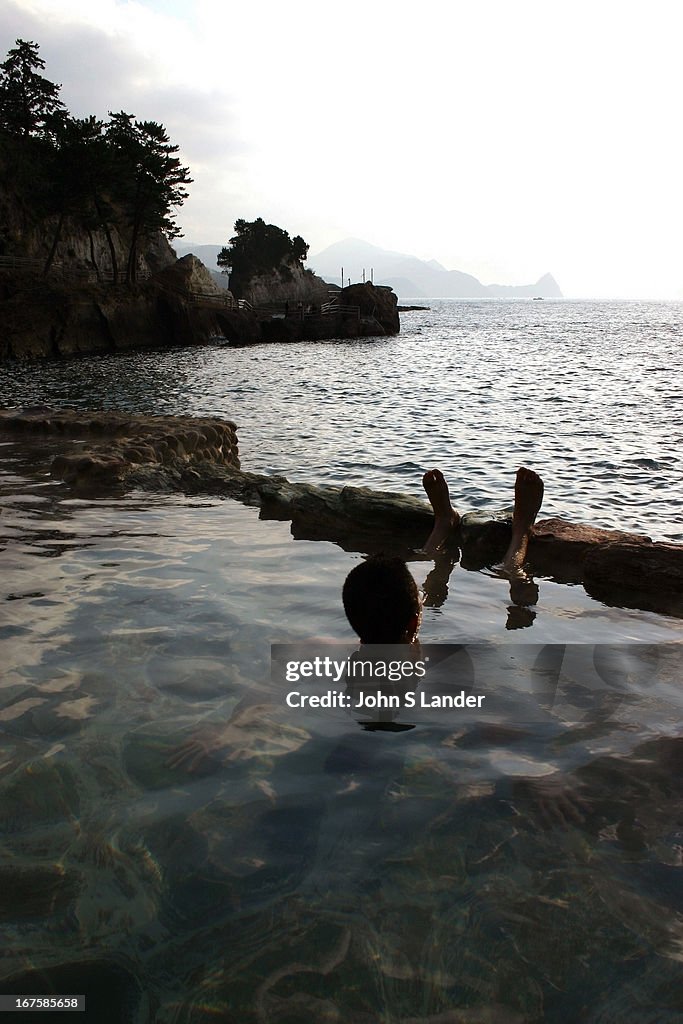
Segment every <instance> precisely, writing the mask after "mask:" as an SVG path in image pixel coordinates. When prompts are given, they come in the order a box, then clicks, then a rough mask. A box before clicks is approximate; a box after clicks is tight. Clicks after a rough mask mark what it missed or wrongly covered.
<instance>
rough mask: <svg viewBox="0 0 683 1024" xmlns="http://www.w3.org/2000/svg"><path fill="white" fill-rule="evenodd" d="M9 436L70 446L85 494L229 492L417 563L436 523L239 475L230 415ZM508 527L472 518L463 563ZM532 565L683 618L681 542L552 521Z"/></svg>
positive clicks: (502, 539)
mask: <svg viewBox="0 0 683 1024" xmlns="http://www.w3.org/2000/svg"><path fill="white" fill-rule="evenodd" d="M3 431H4V432H5V433H8V434H13V435H17V434H33V435H37V436H45V435H47V436H53V437H58V438H60V439H63V441H64V449H65V450H64V451H63V452H60V454H58V455H57V456H56V457H55V458H54V459H53V460H52V465H51V472H52V475H53V476H54V477H56V478H57V479H60V480H63V481H64V482H65V483H68V484H70V485H71V486H73V487H75V488H76V489H77V490H78V491H85V492H90V493H92V492H93V491H94V492H95V493H98V494H103V493H111V491H112V490H114V491H117V492H120V491H121V490H125V489H130V488H132V487H142V488H145V489H150V490H160V489H161V490H176V491H178V490H180V491H185V492H189V493H209V494H215V495H221V496H223V497H229V498H232V499H234V500H237V501H241V502H243V503H245V504H248V505H255V506H257V507H259V508H260V515H261V518H263V519H280V520H291V523H292V526H291V530H292V535H293V536H294V537H295V538H297V539H311V540H331V541H334V542H336V543H337V544H339V545H340V546H341V547H343V548H345V549H346V550H352V551H362V552H367V553H369V552H375V551H380V550H381V551H385V552H391V553H393V554H398V555H400V556H401V557H404V558H408V557H409V558H416V557H420V551H419V548H420V547H421V545H422V544H424V542H425V540H426V539H427V536H428V535H429V532H430V530H431V527H432V522H433V517H432V511H431V508H430V506H429V504H428V503H427V502H426V501H422V500H420V499H418V498H413V497H410V496H407V495H405V494H398V493H394V492H389V491H373V490H371V489H370V488H367V487H333V486H329V485H312V484H300V483H292V482H290V481H288V480H287V479H286V478H285V477H281V476H263V475H261V474H258V473H249V472H244V471H242V470H241V468H240V461H239V451H238V442H237V434H236V428H235V424H234V423H232V422H230V421H228V420H222V419H218V418H214V417H204V418H196V417H189V416H188V417H184V416H140V415H132V414H127V413H121V412H96V411H87V412H85V411H76V410H54V409H50V408H47V407H42V406H41V407H33V408H25V409H6V410H0V432H3ZM77 442H78V443H77ZM84 442H85V443H84ZM88 442H90V443H88ZM74 448H76V449H77V450H73V449H74ZM510 529H511V510H510V509H504V510H502V511H500V512H499V513H492V514H491V513H488V514H482V513H480V512H471V513H465V514H464V515H463V516H462V518H461V524H460V528H459V533H458V536H457V537H456V538H455V541H456V542H457V544H458V545H459V547H460V549H461V565H462V566H463V568H465V569H480V568H483V567H484V566H486V565H494V564H496V563H497V562H499V561H500V560H501V558H502V556H503V554H504V552H505V549H506V547H507V544H508V542H509V539H510ZM452 554H453V555H454V556H455V554H456V552H455V551H454V552H453V553H452ZM527 560H528V563H529V566H530V568H531V571H532V572H533V573H534V574H536V575H540V576H546V577H549V578H551V579H554V580H556V581H557V582H561V583H569V584H577V583H581V584H583V586H584V587H585V589H586V591H587V592H588V593H589V594H590V595H591V596H593V597H595V598H597V599H598V600H600V601H602V602H604V603H605V604H613V605H619V606H622V607H627V608H640V609H644V610H647V611H656V612H661V613H664V614H669V615H675V616H680V617H683V545H677V544H673V543H667V542H653V541H652V540H651V539H650V538H649V537H647V536H645V535H644V534H633V533H626V532H623V531H620V530H606V529H601V528H598V527H594V526H590V525H588V524H584V523H572V522H569V521H567V520H563V519H558V518H554V519H545V520H540V521H539V522H538V523H537V524H536V526H535V527H534V530H533V533H532V537H531V539H530V543H529V550H528V559H527Z"/></svg>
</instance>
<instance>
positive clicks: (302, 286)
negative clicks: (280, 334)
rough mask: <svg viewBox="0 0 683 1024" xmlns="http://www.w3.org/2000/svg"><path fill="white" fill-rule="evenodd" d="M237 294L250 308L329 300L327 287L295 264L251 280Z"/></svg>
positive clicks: (318, 278)
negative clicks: (271, 304) (272, 304)
mask: <svg viewBox="0 0 683 1024" xmlns="http://www.w3.org/2000/svg"><path fill="white" fill-rule="evenodd" d="M231 284H232V282H231ZM238 291H239V297H240V298H245V299H248V300H249V302H250V303H251V304H252V306H264V305H267V304H268V303H273V302H278V303H281V302H290V303H292V302H293V303H297V302H303V303H306V304H308V303H313V304H315V305H321V304H322V303H323V302H327V300H328V299H329V285H328V284H327V283H326V282H325V281H323V279H322V278H321V277H316V275H315V274H314V273H313V272H312V271H310V270H304V269H303V267H302V266H301V264H299V263H291V264H287V266H285V267H283V268H282V270H274V271H273V272H272V273H270V274H261V275H259V276H258V277H252V278H251V279H250V280H249V281H247V282H245V283H244V284H243V285H242V287H241V288H240V289H238Z"/></svg>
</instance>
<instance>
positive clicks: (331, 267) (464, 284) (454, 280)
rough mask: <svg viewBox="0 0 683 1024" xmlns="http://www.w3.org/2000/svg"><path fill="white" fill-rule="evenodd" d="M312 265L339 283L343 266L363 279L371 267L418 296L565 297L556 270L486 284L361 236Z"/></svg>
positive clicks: (379, 279) (381, 280)
mask: <svg viewBox="0 0 683 1024" xmlns="http://www.w3.org/2000/svg"><path fill="white" fill-rule="evenodd" d="M308 265H309V266H310V267H311V268H312V269H313V270H314V271H315V273H316V274H319V275H320V276H321V277H323V278H325V279H326V280H328V281H333V282H334V283H336V284H338V283H339V281H340V276H341V268H342V267H343V268H344V278H345V279H346V278H348V277H350V278H351V281H352V282H353V281H360V280H361V275H362V272H363V270H365V277H366V280H370V271H371V269H372V271H373V273H374V281H375V284H386V285H389V286H390V287H391V288H393V289H394V291H395V292H397V293H398V295H399V296H413V297H417V298H427V297H430V298H437V297H438V298H446V299H448V298H454V299H477V298H517V297H536V296H538V297H540V298H544V299H555V298H558V299H559V298H562V292H561V291H560V288H559V285H558V284H557V281H556V280H555V278H554V277H553V276H552V274H544V275H543V277H541V278H540V279H539V280H538V281H536V283H535V284H526V285H502V284H489V285H486V284H482V283H481V281H478V280H477V278H476V277H472V275H471V274H464V273H462V272H461V271H459V270H446V269H445V268H444V267H442V266H441V264H440V263H437V261H436V260H429V261H425V260H420V259H418V258H417V257H416V256H408V255H407V254H406V253H400V252H390V251H388V250H386V249H380V248H379V247H378V246H376V245H371V244H370V243H369V242H364V241H363V240H362V239H360V238H346V239H344V240H343V241H342V242H335V243H334V244H333V245H330V246H328V247H327V249H323V251H322V252H319V253H318V254H317V255H315V256H311V257H309V260H308Z"/></svg>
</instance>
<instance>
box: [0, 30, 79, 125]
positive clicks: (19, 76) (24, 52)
mask: <svg viewBox="0 0 683 1024" xmlns="http://www.w3.org/2000/svg"><path fill="white" fill-rule="evenodd" d="M38 50H39V46H38V44H37V43H30V42H26V41H25V40H24V39H17V41H16V46H15V48H14V49H13V50H9V51H8V53H7V59H6V60H5V61H4V62H3V63H2V64H0V70H1V72H2V73H1V74H0V128H2V129H4V130H5V131H7V132H9V133H10V134H12V135H23V136H38V137H41V138H43V137H46V136H49V135H50V133H51V130H52V129H53V127H54V124H55V118H57V119H58V118H59V117H60V116H61V115H63V114H64V113H65V107H64V104H63V103H62V101H61V100H60V99H59V90H60V89H61V86H60V85H55V84H54V83H53V82H50V81H48V79H47V78H43V76H42V75H40V74H38V73H37V72H38V71H39V70H40V71H42V69H43V68H44V67H45V61H44V60H43V59H42V58H41V57H39V56H38Z"/></svg>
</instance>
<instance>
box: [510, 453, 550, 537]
mask: <svg viewBox="0 0 683 1024" xmlns="http://www.w3.org/2000/svg"><path fill="white" fill-rule="evenodd" d="M542 502H543V481H542V480H541V478H540V476H539V475H538V473H534V471H533V469H526V468H525V467H524V466H520V468H519V469H518V470H517V479H516V480H515V511H514V513H513V517H512V529H513V531H514V530H524V531H525V532H526V531H528V530H530V529H531V527H532V526H533V525H534V522H535V521H536V516H537V515H538V510H539V509H540V507H541V503H542Z"/></svg>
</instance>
